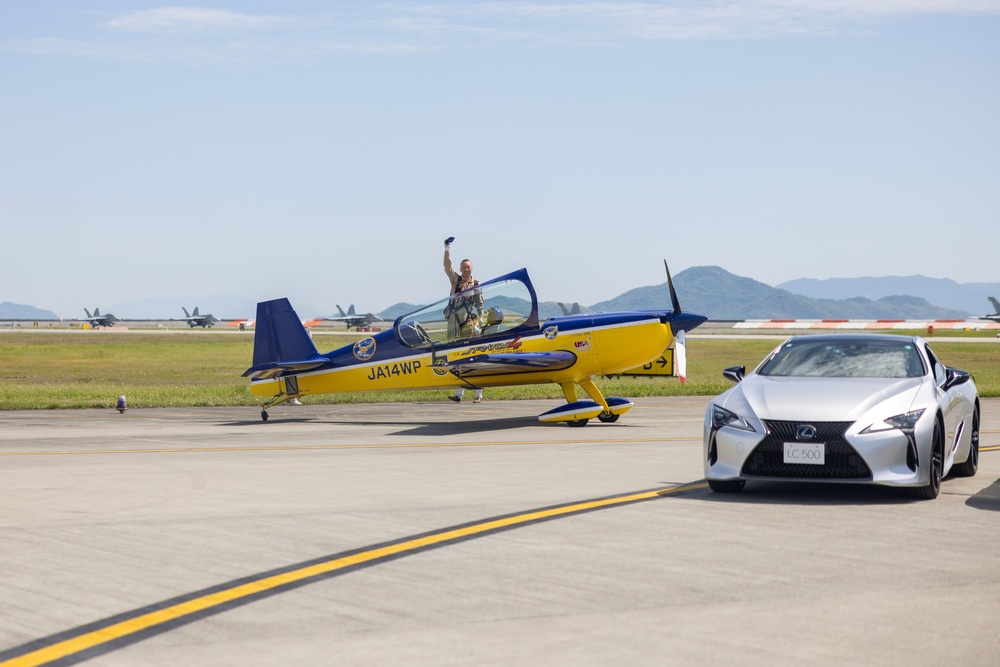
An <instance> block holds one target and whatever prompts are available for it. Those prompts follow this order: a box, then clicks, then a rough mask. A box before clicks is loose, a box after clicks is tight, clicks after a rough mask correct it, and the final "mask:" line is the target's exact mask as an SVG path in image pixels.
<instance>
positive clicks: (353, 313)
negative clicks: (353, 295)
mask: <svg viewBox="0 0 1000 667" xmlns="http://www.w3.org/2000/svg"><path fill="white" fill-rule="evenodd" d="M347 314H348V315H357V313H355V312H354V304H353V303H352V304H351V307H350V308H348V309H347Z"/></svg>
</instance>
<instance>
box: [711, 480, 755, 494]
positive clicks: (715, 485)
mask: <svg viewBox="0 0 1000 667" xmlns="http://www.w3.org/2000/svg"><path fill="white" fill-rule="evenodd" d="M746 485H747V481H746V480H745V479H727V480H721V479H710V480H708V488H710V489H712V490H713V491H715V492H716V493H739V492H740V491H742V490H743V487H744V486H746Z"/></svg>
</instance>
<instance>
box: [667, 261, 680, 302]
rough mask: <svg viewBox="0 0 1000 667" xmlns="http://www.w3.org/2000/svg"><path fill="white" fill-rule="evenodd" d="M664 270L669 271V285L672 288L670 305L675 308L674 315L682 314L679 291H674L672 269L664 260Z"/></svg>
mask: <svg viewBox="0 0 1000 667" xmlns="http://www.w3.org/2000/svg"><path fill="white" fill-rule="evenodd" d="M663 268H664V269H666V270H667V285H668V286H669V287H670V303H671V305H673V307H674V313H675V314H677V313H680V312H681V303H680V301H678V299H677V291H676V290H675V289H674V281H673V279H672V278H671V277H670V267H669V266H667V260H663Z"/></svg>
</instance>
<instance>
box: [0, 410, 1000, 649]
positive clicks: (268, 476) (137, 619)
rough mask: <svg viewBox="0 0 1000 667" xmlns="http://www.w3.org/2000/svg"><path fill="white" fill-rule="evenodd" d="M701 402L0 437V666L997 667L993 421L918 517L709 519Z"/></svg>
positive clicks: (300, 414) (250, 417) (718, 503)
mask: <svg viewBox="0 0 1000 667" xmlns="http://www.w3.org/2000/svg"><path fill="white" fill-rule="evenodd" d="M442 398H443V397H442ZM709 400H710V399H709V397H685V398H640V399H636V405H637V407H636V408H635V409H633V410H632V411H631V412H629V413H628V414H626V415H625V416H623V417H622V419H621V420H619V421H618V422H617V423H614V424H601V423H599V422H596V421H594V422H591V424H589V425H588V426H586V427H585V428H569V427H567V426H565V425H545V424H541V423H539V422H538V421H537V419H536V415H537V414H540V413H541V412H543V411H545V410H547V409H549V408H551V407H553V406H554V405H556V404H557V403H558V401H546V400H542V401H490V400H489V392H487V401H486V402H485V403H483V404H481V405H473V404H471V403H463V404H462V405H458V406H456V405H454V404H451V403H448V402H445V401H442V402H441V403H422V404H416V403H407V404H397V403H387V404H361V405H327V406H313V405H308V404H307V405H304V406H302V407H293V406H279V407H276V408H274V409H272V410H271V420H270V421H269V422H267V423H263V422H261V421H260V417H259V411H258V410H256V409H253V408H219V409H214V408H213V409H150V410H129V411H128V412H127V413H126V414H124V415H119V414H117V413H116V412H114V411H111V410H108V411H103V410H79V411H18V412H3V413H0V426H2V427H0V483H2V489H3V490H2V494H0V497H2V499H3V502H2V508H3V509H2V513H0V544H2V545H3V546H2V553H3V563H4V567H3V568H0V599H2V600H3V601H4V604H3V605H0V667H10V666H13V665H28V664H35V665H45V664H48V665H52V664H60V665H62V664H76V662H80V661H82V662H84V663H85V664H88V665H91V664H92V665H102V666H103V665H108V666H118V665H154V666H156V665H176V664H197V665H234V664H238V665H274V664H306V665H326V664H336V665H372V664H391V663H397V664H406V665H467V664H477V665H478V664H482V665H510V664H529V665H607V664H629V665H636V664H638V665H645V664H657V665H662V664H670V665H702V664H705V663H709V662H721V663H729V664H768V665H801V664H829V665H833V664H836V665H844V664H859V665H860V664H864V665H898V664H908V665H939V664H942V663H944V662H953V663H955V664H962V665H993V664H996V656H997V655H998V651H1000V639H998V637H997V633H996V632H995V630H994V626H995V618H996V616H997V613H998V612H1000V568H998V565H1000V531H998V530H997V527H998V519H1000V513H998V512H1000V399H984V400H983V424H982V447H983V453H982V456H981V459H980V469H979V474H978V475H977V476H975V477H973V478H957V479H947V480H946V481H945V482H944V484H943V488H942V494H941V496H940V497H939V498H938V499H937V500H934V501H925V502H916V501H910V500H908V499H906V498H905V497H904V496H903V495H902V494H901V493H900V492H899V491H898V490H894V489H886V488H873V487H853V486H842V485H771V484H764V483H758V484H754V483H752V482H751V483H750V484H749V485H748V486H747V490H746V492H745V493H743V494H741V495H735V496H721V495H716V494H713V493H712V492H711V491H709V490H708V489H707V488H706V486H705V484H704V482H703V479H702V475H703V471H702V466H701V428H702V426H701V424H702V415H703V413H704V410H705V407H706V406H707V404H708V401H709Z"/></svg>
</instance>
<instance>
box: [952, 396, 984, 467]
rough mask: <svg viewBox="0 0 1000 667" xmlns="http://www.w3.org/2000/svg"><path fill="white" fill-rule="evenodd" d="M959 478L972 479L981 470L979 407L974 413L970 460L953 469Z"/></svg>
mask: <svg viewBox="0 0 1000 667" xmlns="http://www.w3.org/2000/svg"><path fill="white" fill-rule="evenodd" d="M952 470H953V471H954V472H955V474H956V475H958V476H959V477H972V476H973V475H975V474H976V471H977V470H979V406H978V405H977V406H976V409H975V410H973V412H972V439H971V442H970V443H969V458H967V459H965V462H964V463H962V464H961V465H957V466H955V467H953V468H952Z"/></svg>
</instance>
